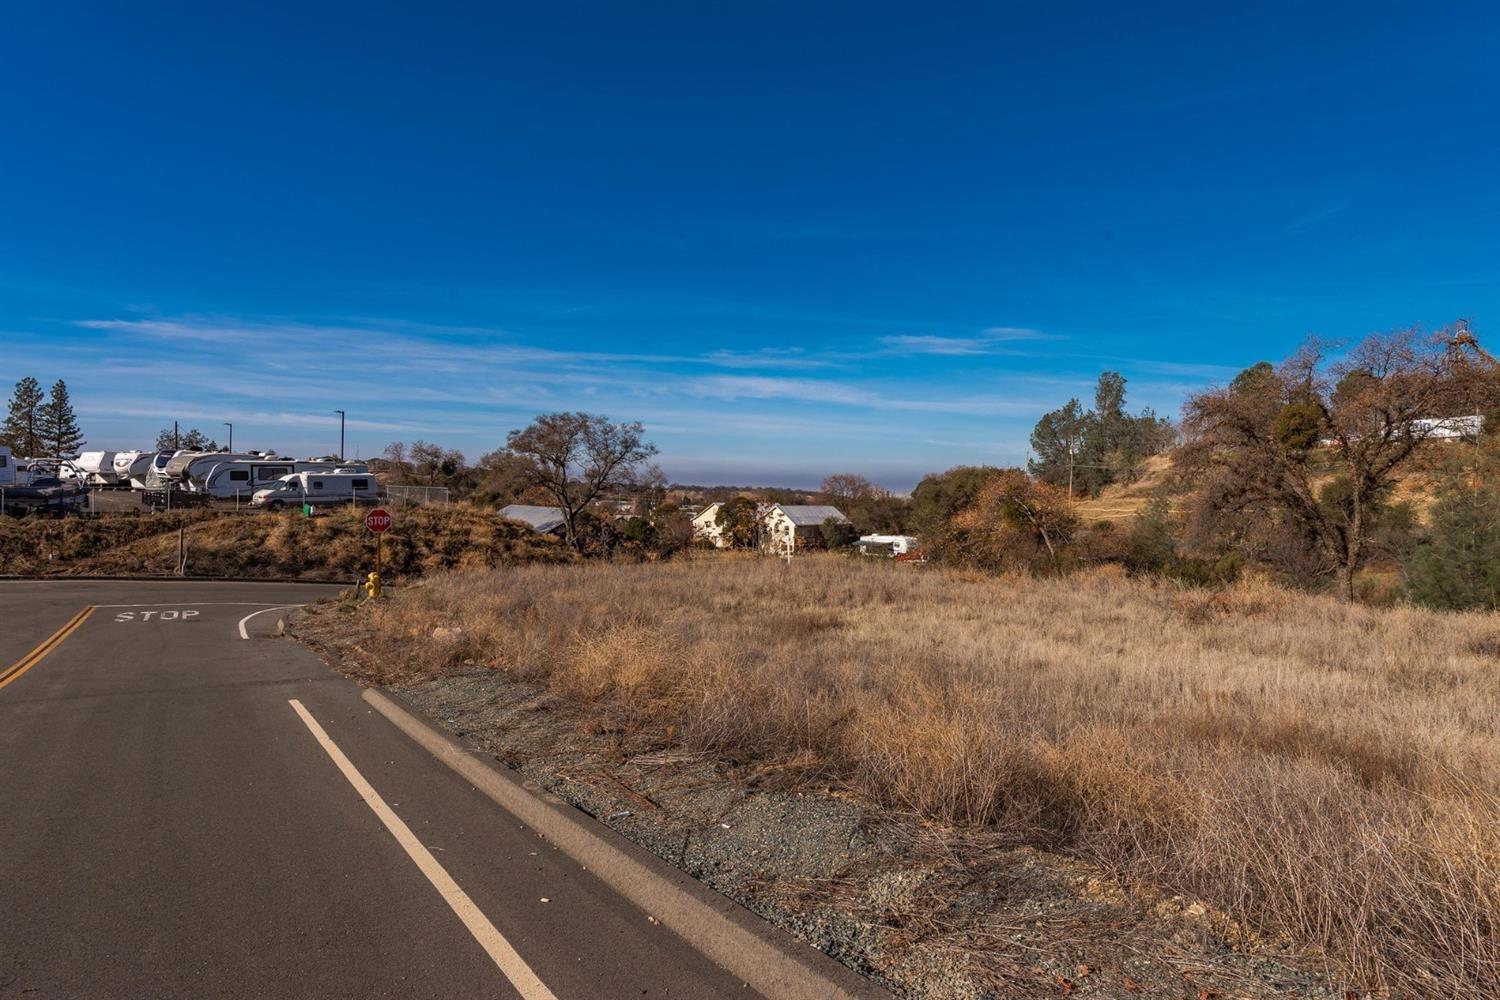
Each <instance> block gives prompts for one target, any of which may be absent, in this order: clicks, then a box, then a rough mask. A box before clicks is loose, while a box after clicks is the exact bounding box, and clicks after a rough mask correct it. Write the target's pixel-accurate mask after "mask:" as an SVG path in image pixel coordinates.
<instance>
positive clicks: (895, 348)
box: [880, 326, 1056, 357]
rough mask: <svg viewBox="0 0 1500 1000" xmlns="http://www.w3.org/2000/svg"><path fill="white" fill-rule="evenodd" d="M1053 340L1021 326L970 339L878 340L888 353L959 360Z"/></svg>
mask: <svg viewBox="0 0 1500 1000" xmlns="http://www.w3.org/2000/svg"><path fill="white" fill-rule="evenodd" d="M1053 339H1056V338H1054V337H1052V336H1050V335H1049V334H1046V333H1043V332H1042V331H1041V330H1033V329H1030V328H1029V327H1021V326H992V327H990V328H988V329H986V330H983V331H981V332H980V333H979V334H978V335H977V336H972V337H949V336H938V335H935V334H926V333H921V334H904V335H898V336H891V337H881V338H880V343H881V344H883V345H884V346H885V349H886V351H887V353H890V354H933V355H946V356H950V357H962V356H967V355H976V354H995V353H999V352H1000V351H1001V349H1002V348H1003V347H1004V345H1007V344H1015V343H1023V342H1027V341H1042V340H1053Z"/></svg>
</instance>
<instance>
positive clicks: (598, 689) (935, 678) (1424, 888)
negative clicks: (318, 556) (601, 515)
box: [375, 557, 1500, 997]
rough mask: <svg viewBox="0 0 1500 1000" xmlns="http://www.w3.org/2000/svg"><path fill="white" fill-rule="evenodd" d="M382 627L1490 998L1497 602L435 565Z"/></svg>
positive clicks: (1498, 946) (625, 716)
mask: <svg viewBox="0 0 1500 1000" xmlns="http://www.w3.org/2000/svg"><path fill="white" fill-rule="evenodd" d="M375 623H376V628H377V633H378V636H379V637H380V640H381V641H382V642H383V644H384V650H385V652H386V654H387V656H386V659H387V662H389V663H392V664H397V663H406V664H414V665H415V669H417V670H419V671H421V672H423V673H429V672H435V671H442V670H444V669H447V668H449V667H450V666H452V665H454V664H459V663H462V662H464V661H471V662H478V663H482V664H486V665H489V666H492V667H495V668H497V669H502V670H505V671H508V672H510V673H513V674H515V675H518V676H521V677H525V678H530V679H534V680H537V681H542V682H545V683H547V684H549V685H550V686H551V687H552V688H553V689H555V690H556V691H558V692H559V693H561V694H563V695H565V696H567V697H570V698H573V699H576V700H577V701H578V702H579V703H581V704H582V705H584V706H585V707H586V709H587V711H588V718H590V719H592V720H593V721H594V723H595V724H596V725H598V726H600V727H602V728H605V729H608V730H612V731H615V732H618V733H620V734H621V738H622V739H624V740H626V741H629V742H630V743H632V744H634V745H645V744H650V743H657V744H662V743H667V742H671V743H673V744H675V745H683V746H687V747H691V748H694V749H702V750H710V751H714V752H716V753H719V754H721V755H723V756H725V757H727V758H729V759H731V760H735V761H739V762H742V763H745V764H755V765H761V766H763V767H765V768H768V769H771V770H780V771H781V772H783V773H789V774H792V775H795V776H796V777H797V778H799V779H800V780H803V781H827V782H833V783H838V784H841V785H843V786H847V787H850V788H853V789H855V790H857V791H858V792H860V793H861V794H863V795H864V796H866V797H867V798H868V799H869V800H871V801H872V802H874V803H877V804H879V805H882V806H885V807H887V808H891V809H897V810H905V811H910V812H912V813H915V814H918V815H920V816H922V817H925V818H928V819H930V820H934V821H938V822H941V823H947V824H956V825H983V826H988V827H997V828H1001V829H1005V830H1009V831H1012V832H1013V833H1014V834H1015V836H1016V837H1017V838H1018V839H1024V840H1026V841H1028V842H1031V843H1034V844H1037V845H1039V846H1043V847H1047V848H1051V849H1054V850H1062V851H1067V852H1070V853H1074V854H1078V855H1082V856H1086V857H1089V858H1092V859H1096V860H1098V861H1100V862H1102V863H1104V864H1106V865H1109V866H1110V867H1112V868H1113V869H1114V870H1116V871H1118V872H1120V873H1121V874H1122V875H1124V876H1126V877H1127V878H1133V879H1140V880H1143V881H1147V882H1149V883H1151V884H1153V885H1157V886H1160V887H1163V888H1165V889H1167V890H1168V891H1173V892H1180V893H1184V894H1190V895H1193V896H1196V897H1198V898H1200V899H1203V900H1205V901H1208V902H1210V903H1212V904H1213V905H1214V906H1215V907H1217V908H1218V909H1220V910H1221V911H1223V912H1224V913H1225V914H1226V915H1227V916H1228V917H1229V918H1231V919H1232V920H1233V921H1235V922H1236V925H1237V926H1238V927H1240V928H1242V929H1244V930H1245V932H1246V933H1251V932H1252V931H1251V929H1254V932H1259V933H1264V932H1266V931H1273V932H1281V933H1283V934H1285V935H1288V936H1290V937H1291V938H1292V939H1294V940H1295V941H1297V942H1299V943H1301V944H1303V945H1310V946H1313V947H1317V948H1321V949H1323V950H1324V951H1325V952H1326V954H1327V955H1328V960H1329V963H1330V968H1331V971H1332V973H1333V974H1334V975H1335V976H1336V977H1337V978H1338V979H1339V981H1340V982H1341V983H1342V984H1343V985H1345V986H1347V987H1348V988H1351V989H1371V990H1381V989H1384V990H1389V991H1391V992H1392V994H1393V995H1398V996H1416V995H1422V996H1445V997H1447V996H1454V997H1456V996H1466V997H1470V996H1484V995H1496V994H1497V984H1500V938H1497V930H1500V923H1497V922H1500V739H1497V736H1500V660H1497V655H1500V619H1497V618H1496V617H1494V616H1490V615H1480V614H1471V615H1443V614H1437V613H1432V612H1426V611H1420V610H1414V609H1408V608H1397V609H1385V610H1374V609H1368V608H1360V607H1347V606H1344V605H1341V604H1338V603H1336V602H1334V601H1332V600H1324V599H1321V598H1316V597H1309V596H1307V595H1303V594H1294V593H1290V592H1287V591H1282V590H1278V589H1274V588H1272V587H1270V586H1267V585H1255V584H1248V585H1244V586H1242V587H1240V588H1238V589H1234V590H1231V591H1227V592H1218V593H1215V592H1206V591H1190V590H1182V589H1176V588H1173V587H1170V586H1165V585H1150V584H1143V583H1141V582H1138V581H1130V580H1126V579H1123V578H1121V577H1119V576H1115V575H1110V574H1103V573H1101V574H1098V575H1090V576H1079V577H1072V578H1069V579H1065V580H1053V581H1041V580H1032V579H995V578H982V577H977V576H964V575H955V574H951V573H943V572H937V571H921V570H917V569H915V568H913V567H907V566H897V565H891V564H887V563H884V562H876V561H873V560H872V561H868V562H859V561H850V560H845V559H838V558H833V557H824V558H805V559H799V560H797V561H795V562H793V563H792V564H791V565H789V566H785V565H782V564H780V563H777V562H771V561H761V560H736V561H724V560H704V561H692V562H684V563H671V564H655V565H639V566H607V565H587V566H566V567H553V566H536V567H524V568H520V569H516V570H513V571H499V572H490V573H477V574H462V575H450V576H444V577H440V578H437V579H436V580H434V581H432V582H430V583H429V584H427V585H425V586H423V587H421V588H418V589H415V590H413V591H410V592H409V593H407V594H405V595H403V596H402V597H401V599H399V600H398V601H396V602H395V603H393V604H391V605H389V606H388V607H384V608H381V609H380V610H379V611H377V612H376V619H375ZM436 625H445V626H450V627H451V626H458V628H459V630H460V631H459V632H458V633H457V637H456V638H451V639H444V640H434V639H433V638H431V633H432V630H433V628H434V626H436Z"/></svg>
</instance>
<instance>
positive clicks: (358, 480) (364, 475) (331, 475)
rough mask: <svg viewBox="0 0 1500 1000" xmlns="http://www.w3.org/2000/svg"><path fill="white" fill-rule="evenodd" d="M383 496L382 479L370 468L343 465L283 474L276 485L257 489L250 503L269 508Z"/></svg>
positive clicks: (365, 501) (373, 498) (363, 500)
mask: <svg viewBox="0 0 1500 1000" xmlns="http://www.w3.org/2000/svg"><path fill="white" fill-rule="evenodd" d="M379 499H380V481H379V480H378V479H376V478H375V477H374V476H372V475H371V474H370V473H368V472H355V471H351V470H349V469H343V468H341V469H339V471H337V472H295V473H292V474H291V475H289V476H282V477H281V479H280V480H279V481H278V482H277V484H276V485H275V486H272V487H270V488H268V489H260V490H257V491H256V492H255V497H254V498H253V499H252V500H251V501H250V503H251V504H253V505H254V506H256V507H264V508H266V509H267V510H280V509H281V508H283V507H294V506H300V505H303V504H307V505H311V506H320V505H322V506H329V505H334V504H348V503H374V502H375V501H377V500H379Z"/></svg>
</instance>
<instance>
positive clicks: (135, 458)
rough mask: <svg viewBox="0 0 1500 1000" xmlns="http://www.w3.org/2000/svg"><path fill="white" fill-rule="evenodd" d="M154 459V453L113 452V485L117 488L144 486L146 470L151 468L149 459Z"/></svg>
mask: <svg viewBox="0 0 1500 1000" xmlns="http://www.w3.org/2000/svg"><path fill="white" fill-rule="evenodd" d="M155 457H156V452H154V451H117V452H115V461H114V474H115V483H116V485H119V486H136V485H137V480H140V483H139V485H141V486H144V485H145V476H146V470H147V469H149V468H151V459H153V458H155Z"/></svg>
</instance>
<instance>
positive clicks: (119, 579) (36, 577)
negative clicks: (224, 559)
mask: <svg viewBox="0 0 1500 1000" xmlns="http://www.w3.org/2000/svg"><path fill="white" fill-rule="evenodd" d="M89 580H93V581H100V580H103V581H110V582H115V583H280V584H287V583H301V584H306V585H307V586H309V587H343V586H349V587H356V586H358V585H359V582H358V581H357V580H306V579H299V578H296V577H289V576H124V575H120V574H115V575H108V574H93V573H89V574H84V573H48V574H30V575H27V574H24V573H0V583H4V582H16V581H20V582H28V581H35V582H39V583H46V582H56V583H68V582H70V581H89Z"/></svg>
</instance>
